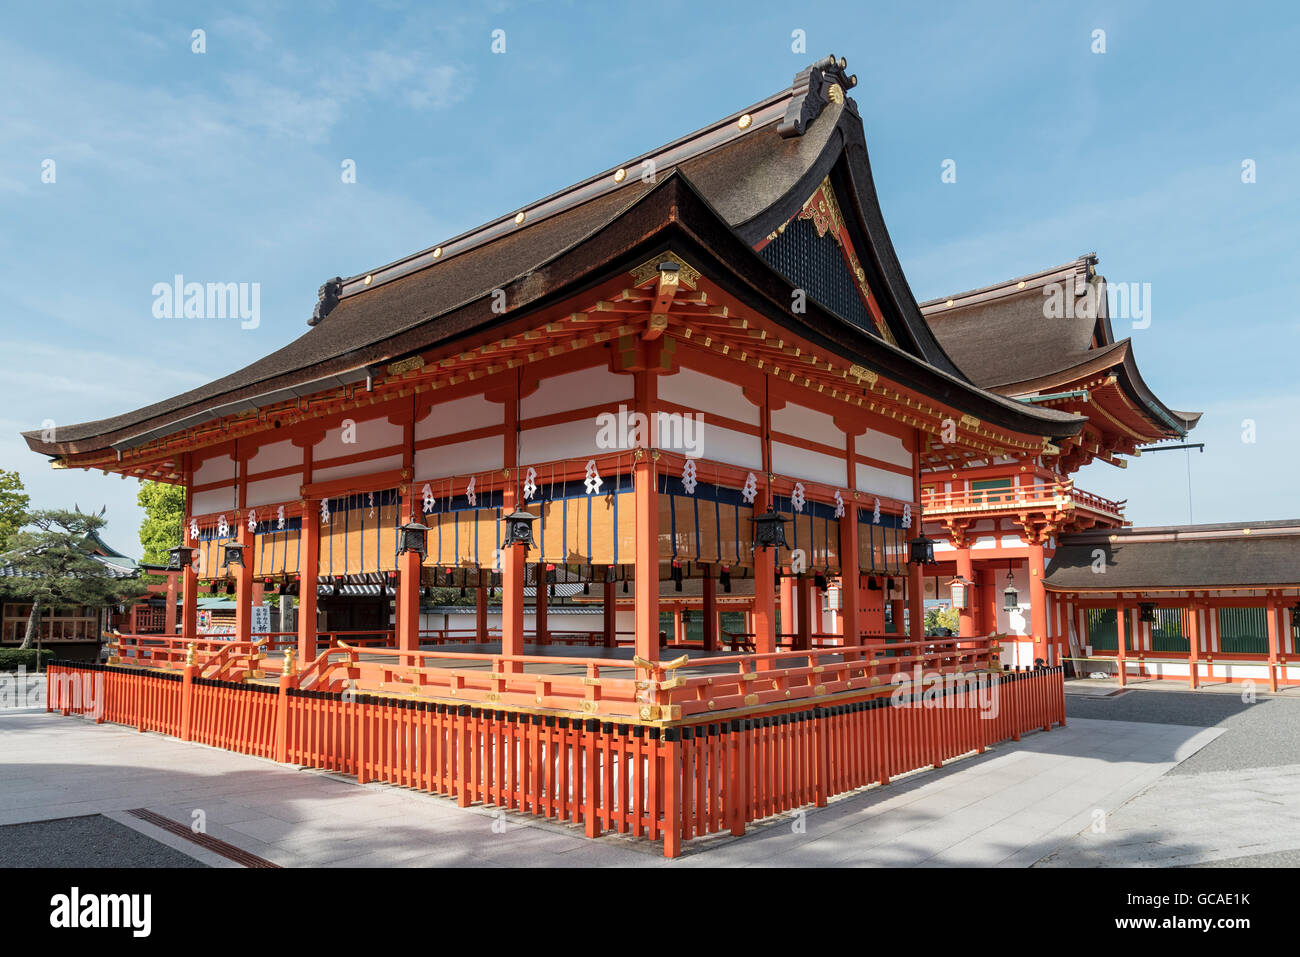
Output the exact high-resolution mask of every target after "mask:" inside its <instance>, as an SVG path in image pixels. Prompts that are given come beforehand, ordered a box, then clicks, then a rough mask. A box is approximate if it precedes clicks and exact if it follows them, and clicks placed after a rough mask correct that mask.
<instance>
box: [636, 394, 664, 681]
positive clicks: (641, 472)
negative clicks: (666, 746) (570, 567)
mask: <svg viewBox="0 0 1300 957" xmlns="http://www.w3.org/2000/svg"><path fill="white" fill-rule="evenodd" d="M633 381H634V388H635V397H634V400H633V401H634V404H635V405H636V411H637V412H639V413H641V414H642V415H644V416H645V417H646V418H645V421H646V422H650V421H653V419H652V417H653V416H654V415H655V413H656V412H657V409H656V405H657V404H658V392H659V383H658V378H657V376H655V375H654V374H653V373H650V372H646V371H644V370H643V371H640V372H636V373H634V375H633ZM646 444H647V445H649V437H648V436H647V437H646ZM655 454H657V453H653V452H651V450H650V449H649V448H641V449H638V450H637V452H636V455H637V458H636V461H635V463H634V464H633V466H632V489H633V492H632V494H633V498H634V500H635V505H636V558H635V566H634V568H633V578H634V579H635V581H634V582H633V585H634V586H635V589H636V591H635V611H634V613H633V621H634V624H633V630H634V632H635V646H636V654H637V656H638V657H640V658H644V659H645V660H646V661H658V660H659V489H658V486H657V485H656V483H657V482H658V476H657V474H656V473H657V467H656V462H655V458H654V456H655Z"/></svg>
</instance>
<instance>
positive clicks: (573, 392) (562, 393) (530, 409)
mask: <svg viewBox="0 0 1300 957" xmlns="http://www.w3.org/2000/svg"><path fill="white" fill-rule="evenodd" d="M633 386H634V384H633V381H632V376H630V375H627V374H626V373H618V372H610V371H609V369H608V368H605V367H604V366H598V367H596V368H592V369H579V370H578V371H577V372H566V373H564V374H563V375H557V376H552V377H551V378H549V379H543V380H542V381H541V382H540V383H538V385H537V390H536V391H535V392H533V394H532V395H529V396H527V397H525V398H524V399H523V401H522V402H521V403H520V410H521V415H522V417H523V418H526V419H527V418H532V417H534V416H539V415H550V414H552V413H554V412H565V411H568V410H569V409H583V408H586V407H588V406H592V405H604V404H607V403H617V402H626V403H629V405H630V403H631V400H632V397H633ZM661 388H662V385H661ZM593 429H594V426H593Z"/></svg>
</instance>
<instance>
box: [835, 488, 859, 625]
mask: <svg viewBox="0 0 1300 957" xmlns="http://www.w3.org/2000/svg"><path fill="white" fill-rule="evenodd" d="M840 566H841V567H840V613H839V622H840V634H841V635H843V636H844V644H845V645H860V644H862V632H863V628H862V621H861V618H860V616H859V612H858V609H859V607H860V603H859V598H860V597H861V592H860V590H859V586H860V584H861V581H860V580H861V578H862V576H861V575H860V574H858V506H857V505H856V504H854V503H852V502H846V503H845V504H844V517H843V518H841V519H840Z"/></svg>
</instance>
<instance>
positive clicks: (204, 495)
mask: <svg viewBox="0 0 1300 957" xmlns="http://www.w3.org/2000/svg"><path fill="white" fill-rule="evenodd" d="M234 507H235V486H233V485H227V486H225V487H224V488H214V489H211V490H209V491H207V492H195V493H194V495H193V496H192V498H191V501H190V514H191V515H208V514H211V513H213V512H224V511H227V510H229V509H233V508H234Z"/></svg>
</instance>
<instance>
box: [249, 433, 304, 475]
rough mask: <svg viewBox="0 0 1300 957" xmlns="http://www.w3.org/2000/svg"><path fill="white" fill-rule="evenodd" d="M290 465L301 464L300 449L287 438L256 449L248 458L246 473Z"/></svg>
mask: <svg viewBox="0 0 1300 957" xmlns="http://www.w3.org/2000/svg"><path fill="white" fill-rule="evenodd" d="M291 465H302V449H300V448H299V447H298V446H296V445H294V444H293V442H291V441H289V440H287V439H286V440H285V441H283V442H271V443H270V444H268V445H264V446H262V447H261V448H260V449H258V450H257V453H256V454H255V455H253V456H252V457H251V458H250V459H249V460H248V474H249V475H256V474H257V473H259V472H270V471H273V470H275V469H283V468H288V467H289V466H291Z"/></svg>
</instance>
